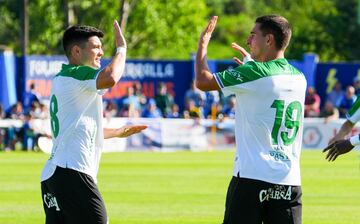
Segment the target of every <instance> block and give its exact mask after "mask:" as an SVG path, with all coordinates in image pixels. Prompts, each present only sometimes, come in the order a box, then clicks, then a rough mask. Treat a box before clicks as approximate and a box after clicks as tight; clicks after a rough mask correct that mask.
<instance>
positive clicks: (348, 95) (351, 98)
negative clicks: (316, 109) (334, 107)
mask: <svg viewBox="0 0 360 224" xmlns="http://www.w3.org/2000/svg"><path fill="white" fill-rule="evenodd" d="M356 98H357V97H356V95H355V88H354V87H353V86H347V87H346V91H345V95H344V97H343V98H342V99H341V101H340V103H339V105H338V109H339V112H340V117H342V118H345V117H346V113H347V112H348V110H349V109H350V108H351V106H352V105H353V104H354V102H355V100H356Z"/></svg>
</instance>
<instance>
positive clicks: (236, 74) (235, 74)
mask: <svg viewBox="0 0 360 224" xmlns="http://www.w3.org/2000/svg"><path fill="white" fill-rule="evenodd" d="M227 72H228V73H229V75H231V76H232V77H234V78H235V79H236V80H238V81H240V82H242V81H243V79H242V78H241V75H240V72H238V71H236V70H235V69H229V70H227Z"/></svg>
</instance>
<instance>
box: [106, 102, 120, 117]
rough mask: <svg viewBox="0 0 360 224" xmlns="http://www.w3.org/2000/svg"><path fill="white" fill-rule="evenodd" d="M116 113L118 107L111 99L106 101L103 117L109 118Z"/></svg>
mask: <svg viewBox="0 0 360 224" xmlns="http://www.w3.org/2000/svg"><path fill="white" fill-rule="evenodd" d="M117 114H118V109H117V106H116V104H115V103H113V102H112V101H111V100H110V101H108V102H107V103H106V106H105V110H104V117H106V118H111V117H116V115H117Z"/></svg>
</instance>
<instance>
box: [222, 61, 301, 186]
mask: <svg viewBox="0 0 360 224" xmlns="http://www.w3.org/2000/svg"><path fill="white" fill-rule="evenodd" d="M226 76H232V78H227V77H226ZM216 77H217V80H220V82H221V84H222V85H224V87H223V90H224V92H225V93H226V92H229V93H235V96H236V99H237V105H236V115H235V116H236V142H237V156H238V158H237V162H236V164H235V169H234V175H235V174H237V172H240V176H242V177H246V178H252V179H259V180H263V181H266V182H271V183H278V184H290V185H300V167H299V158H300V150H301V141H302V123H303V122H302V121H303V109H304V108H303V104H304V100H305V91H306V80H305V77H304V75H303V74H302V73H301V72H299V71H298V70H297V69H295V68H294V67H293V66H291V65H290V64H289V63H288V62H287V60H286V59H277V60H273V61H270V62H263V63H261V62H248V63H247V64H245V65H244V67H242V66H240V67H238V68H236V69H234V70H232V71H230V72H227V73H225V74H224V73H223V74H221V73H220V74H216ZM218 82H219V81H218Z"/></svg>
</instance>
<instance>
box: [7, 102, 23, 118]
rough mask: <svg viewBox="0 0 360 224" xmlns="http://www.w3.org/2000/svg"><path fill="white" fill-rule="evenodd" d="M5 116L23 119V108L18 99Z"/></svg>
mask: <svg viewBox="0 0 360 224" xmlns="http://www.w3.org/2000/svg"><path fill="white" fill-rule="evenodd" d="M6 118H9V119H19V120H23V118H24V108H23V105H22V103H21V102H20V101H19V102H17V103H16V104H14V105H12V106H11V108H10V111H8V113H7V115H6Z"/></svg>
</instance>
